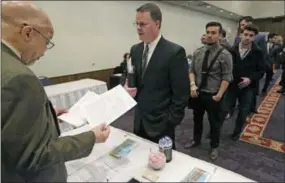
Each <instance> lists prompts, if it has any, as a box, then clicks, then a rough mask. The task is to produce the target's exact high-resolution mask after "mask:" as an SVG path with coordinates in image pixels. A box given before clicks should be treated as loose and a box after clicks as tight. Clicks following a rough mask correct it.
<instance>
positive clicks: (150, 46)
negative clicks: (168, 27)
mask: <svg viewBox="0 0 285 183" xmlns="http://www.w3.org/2000/svg"><path fill="white" fill-rule="evenodd" d="M160 38H161V33H160V34H159V35H158V36H157V38H156V39H155V40H154V41H152V42H151V43H149V44H148V55H147V63H146V66H147V65H148V63H149V61H150V59H151V56H152V54H153V52H154V50H155V48H156V45H157V43H158V42H159V40H160ZM146 45H147V44H146V43H144V49H145V47H146Z"/></svg>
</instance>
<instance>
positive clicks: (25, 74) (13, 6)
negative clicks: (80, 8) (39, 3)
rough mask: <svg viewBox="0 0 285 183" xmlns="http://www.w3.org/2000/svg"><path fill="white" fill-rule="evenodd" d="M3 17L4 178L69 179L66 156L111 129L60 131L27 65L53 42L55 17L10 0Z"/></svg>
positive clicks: (81, 153) (78, 154) (83, 151)
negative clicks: (71, 132) (77, 131)
mask: <svg viewBox="0 0 285 183" xmlns="http://www.w3.org/2000/svg"><path fill="white" fill-rule="evenodd" d="M1 20H2V21H1V25H2V26H1V28H2V29H1V31H2V41H1V46H2V49H1V56H2V59H1V105H2V108H1V182H66V181H67V171H66V167H65V162H67V161H70V160H75V159H80V158H83V157H86V156H88V155H89V154H90V153H91V151H92V149H93V147H94V144H95V143H102V142H105V141H106V139H107V138H108V136H109V133H110V129H109V127H106V126H104V125H100V126H98V127H95V128H93V129H92V130H91V131H87V132H84V133H81V134H78V135H74V136H66V137H60V129H59V125H58V120H57V116H56V115H57V114H56V111H55V110H54V108H53V106H52V104H51V102H50V101H49V99H48V97H47V95H46V93H45V90H44V88H43V86H42V85H41V83H40V81H39V80H38V78H37V77H36V76H35V74H34V73H33V72H32V71H31V70H30V69H29V68H28V67H27V66H29V65H31V64H33V63H35V62H36V61H37V60H38V59H40V57H42V56H43V55H44V53H45V51H47V50H48V49H51V48H52V47H53V46H54V43H53V42H52V41H51V39H52V37H53V34H54V29H53V26H52V24H51V22H50V19H49V18H48V16H47V14H46V13H45V12H43V11H42V10H41V9H39V8H37V7H36V6H34V5H33V4H31V3H28V2H21V1H5V2H2V15H1ZM61 112H63V111H61Z"/></svg>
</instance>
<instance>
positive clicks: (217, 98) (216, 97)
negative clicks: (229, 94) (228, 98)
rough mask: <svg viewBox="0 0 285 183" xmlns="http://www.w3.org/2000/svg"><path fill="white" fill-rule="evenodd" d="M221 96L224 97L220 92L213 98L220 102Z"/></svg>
mask: <svg viewBox="0 0 285 183" xmlns="http://www.w3.org/2000/svg"><path fill="white" fill-rule="evenodd" d="M221 98H222V96H221V95H219V94H217V95H214V96H213V100H214V101H216V102H219V101H220V100H221Z"/></svg>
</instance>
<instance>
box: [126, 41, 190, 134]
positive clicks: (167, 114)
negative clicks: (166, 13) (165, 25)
mask: <svg viewBox="0 0 285 183" xmlns="http://www.w3.org/2000/svg"><path fill="white" fill-rule="evenodd" d="M143 50H144V43H139V44H136V45H134V46H133V47H132V48H131V52H130V53H131V54H130V55H131V59H132V64H133V65H134V68H135V78H136V86H137V95H136V97H135V99H136V101H137V102H138V104H137V106H136V108H135V121H134V131H135V132H136V131H139V130H140V128H141V127H142V126H143V128H144V129H145V131H146V132H147V133H148V135H149V136H153V137H155V136H159V135H160V134H161V133H163V131H164V130H166V129H167V128H169V127H172V128H175V127H176V126H177V125H179V124H180V123H181V121H182V119H183V117H184V110H185V107H186V105H187V103H188V98H189V88H190V86H189V83H190V82H189V76H188V62H187V59H186V53H185V50H184V48H183V47H181V46H179V45H177V44H175V43H172V42H170V41H168V40H166V39H164V38H163V37H161V39H160V40H159V42H158V43H157V45H156V48H155V50H154V52H153V54H152V57H151V59H150V60H149V62H148V65H147V69H146V71H145V73H144V75H142V54H143Z"/></svg>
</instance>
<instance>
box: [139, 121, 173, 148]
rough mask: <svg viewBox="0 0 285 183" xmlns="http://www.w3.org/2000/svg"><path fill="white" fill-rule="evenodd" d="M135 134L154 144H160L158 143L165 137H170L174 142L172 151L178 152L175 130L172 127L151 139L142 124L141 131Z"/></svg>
mask: <svg viewBox="0 0 285 183" xmlns="http://www.w3.org/2000/svg"><path fill="white" fill-rule="evenodd" d="M134 134H135V135H137V136H139V137H141V138H144V139H147V140H149V141H152V142H154V143H158V141H159V140H160V139H161V138H163V137H165V136H168V137H169V138H170V139H171V140H172V149H174V150H176V145H175V128H174V127H172V126H168V127H167V129H165V130H164V131H163V132H162V133H161V134H159V135H157V136H155V137H151V136H149V135H148V134H147V132H146V131H145V128H144V127H143V125H142V122H141V127H140V130H139V131H134Z"/></svg>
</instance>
